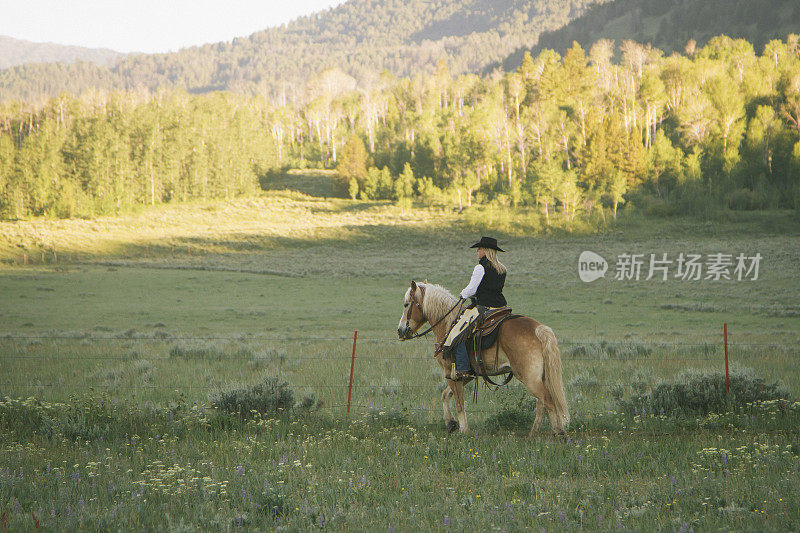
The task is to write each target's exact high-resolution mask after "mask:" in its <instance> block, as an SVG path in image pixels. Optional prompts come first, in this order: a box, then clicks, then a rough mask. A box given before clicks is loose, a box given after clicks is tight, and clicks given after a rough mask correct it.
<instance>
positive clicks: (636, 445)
mask: <svg viewBox="0 0 800 533" xmlns="http://www.w3.org/2000/svg"><path fill="white" fill-rule="evenodd" d="M309 187H310V188H309V191H313V190H314V187H315V185H314V184H313V183H312V184H310V185H309ZM323 192H324V191H323ZM487 228H491V229H487ZM489 232H491V233H493V234H496V235H497V236H498V237H499V238H500V241H501V243H502V244H503V245H504V247H505V248H506V249H507V250H509V252H508V253H507V254H505V256H503V260H504V262H505V263H506V264H507V265H508V267H509V270H510V272H511V274H510V275H509V282H508V285H507V288H506V291H505V292H506V295H507V297H508V299H509V301H510V304H511V305H512V306H513V307H514V309H515V310H517V311H519V312H523V313H526V314H530V315H532V316H534V317H536V318H537V319H538V320H540V321H541V322H543V323H546V324H548V325H550V326H551V327H552V328H553V329H554V331H555V332H556V335H557V336H558V338H559V341H560V343H561V351H562V355H563V364H564V373H565V374H564V382H565V386H566V390H567V397H568V400H569V401H570V406H571V412H572V415H573V423H572V427H571V432H570V436H569V440H567V441H566V442H564V441H560V440H557V439H554V438H552V437H550V436H549V435H548V433H547V431H546V429H545V430H543V432H542V433H541V435H540V436H539V437H537V438H536V439H533V440H528V439H525V438H524V436H525V434H526V433H527V429H528V426H529V420H522V421H520V412H521V411H525V410H526V409H530V408H532V406H531V405H530V399H529V397H527V396H526V395H525V394H524V393H523V391H522V390H521V387H519V386H516V385H512V386H511V387H509V388H507V389H505V390H501V391H498V392H496V393H491V392H488V391H486V390H485V389H483V388H482V389H481V391H480V393H479V401H478V403H477V404H472V403H470V404H469V405H468V406H467V411H468V415H469V417H470V422H471V433H470V434H469V435H467V436H460V435H448V434H447V433H446V431H445V429H444V425H443V423H442V421H441V405H440V401H439V395H440V391H441V383H442V378H441V372H440V371H439V370H438V369H437V366H436V365H435V363H434V362H433V361H432V360H430V353H431V351H432V350H431V344H430V341H428V340H423V341H413V342H406V343H400V342H398V341H397V340H396V339H395V336H396V334H395V333H394V331H395V329H396V326H397V321H398V319H399V316H400V312H401V300H402V295H403V292H404V291H405V289H406V288H407V286H408V283H409V281H410V280H411V279H412V278H414V279H418V280H421V279H426V278H427V279H429V280H430V281H432V282H436V283H441V284H442V285H444V286H446V287H448V288H449V289H451V290H453V291H456V290H460V289H461V288H462V286H463V285H464V284H465V283H466V281H467V275H468V273H469V271H470V269H471V266H472V264H473V263H474V252H472V251H471V250H469V249H468V248H467V247H468V245H469V244H471V243H472V242H474V241H475V240H477V238H479V237H480V235H481V234H482V233H489ZM798 244H800V219H798V217H797V215H796V214H795V213H791V212H770V213H722V214H720V215H719V216H718V217H715V218H714V219H710V220H694V219H684V218H673V219H660V220H651V219H647V218H643V217H640V216H638V215H636V214H635V213H630V214H628V215H627V216H626V217H625V218H623V219H621V220H620V221H619V222H617V223H616V224H612V223H610V222H609V223H608V224H607V225H606V226H604V227H603V229H602V230H601V231H599V232H592V231H588V230H582V231H577V232H574V233H572V234H570V233H568V232H566V231H565V230H564V229H563V228H562V229H549V230H547V229H543V228H542V226H541V220H540V219H539V218H538V216H537V215H536V214H533V213H530V212H524V211H519V212H509V211H496V210H491V209H488V208H486V209H475V210H471V211H467V212H463V213H458V212H454V211H452V210H449V209H443V208H430V209H421V208H417V209H411V210H408V211H403V210H401V209H399V208H397V207H395V206H392V205H389V204H385V203H367V202H350V201H347V200H341V199H331V198H325V194H323V193H322V192H320V193H319V196H317V197H314V196H305V195H302V194H299V193H297V192H272V193H266V194H264V195H263V196H262V197H259V198H254V199H249V200H237V201H233V202H228V203H221V204H202V205H182V206H167V207H160V208H156V209H153V210H147V211H144V212H142V213H138V214H136V213H134V214H131V215H127V216H124V217H117V218H108V219H100V220H96V221H80V220H77V221H76V220H73V221H29V222H18V223H13V224H11V223H3V224H0V259H2V260H3V261H4V266H3V267H2V269H0V365H2V373H0V397H2V398H5V399H4V400H3V403H2V405H0V515H2V516H3V517H4V518H2V519H1V521H2V523H3V524H4V526H3V527H4V528H6V527H7V528H10V529H12V530H26V529H35V528H37V527H43V528H46V529H59V530H60V529H89V530H109V529H111V530H116V529H123V530H128V529H130V530H133V529H137V530H140V529H145V530H170V531H172V530H210V529H225V530H227V529H238V528H242V529H264V528H281V529H286V530H306V529H314V528H329V529H360V530H390V529H394V530H397V531H401V530H417V529H448V528H462V529H463V528H467V529H469V530H487V529H502V530H522V529H536V530H541V529H546V530H573V529H588V530H607V529H619V528H622V529H625V530H654V529H655V530H680V529H683V530H687V531H688V530H689V529H690V528H694V529H695V530H709V529H713V530H716V529H735V530H753V531H755V530H758V531H763V530H776V531H784V530H797V529H798V528H800V511H798V506H797V505H796V502H797V501H800V488H798V487H800V483H798V482H800V476H798V466H799V465H800V431H799V430H798V422H800V404H798V403H796V402H795V401H796V399H797V398H798V397H799V396H800V372H798V367H797V360H798V355H800V354H798V352H799V351H800V350H798V345H799V344H800V305H799V304H798V302H800V298H798V297H799V296H800V290H799V289H798V281H799V280H798V268H797V265H798V261H800V246H798ZM584 250H591V251H594V252H597V253H599V254H600V255H602V256H603V257H605V258H606V259H607V260H608V261H609V263H612V265H611V266H610V270H609V272H608V273H607V274H606V278H605V279H600V280H598V281H595V282H593V283H591V284H586V283H583V282H581V281H580V280H579V279H578V275H577V260H578V256H579V255H580V253H581V252H582V251H584ZM719 252H722V253H730V254H733V255H734V256H735V255H737V254H738V253H745V254H747V255H752V254H755V253H760V254H761V255H762V257H763V259H762V261H761V264H760V272H759V278H758V279H757V280H747V281H735V280H721V281H713V280H700V281H688V280H682V279H676V278H674V277H672V276H671V277H670V279H669V280H667V281H661V280H660V279H651V280H645V279H640V280H639V281H634V280H624V281H623V280H616V279H614V271H613V262H614V260H615V259H616V258H617V257H618V256H619V255H620V254H624V253H641V254H645V255H646V256H647V257H649V254H651V253H655V254H658V255H660V254H662V253H667V254H668V257H670V258H673V259H674V258H675V257H677V255H678V254H680V253H696V254H702V255H704V256H706V255H708V254H713V253H719ZM42 253H44V254H45V255H44V260H42ZM26 254H27V261H26V259H25V255H26ZM26 262H27V263H28V264H24V263H26ZM644 277H646V276H642V278H644ZM723 322H727V324H728V328H729V340H730V355H731V360H732V363H733V364H734V365H735V367H736V368H742V367H747V368H749V369H752V371H754V372H755V373H756V374H757V375H759V376H762V377H763V378H765V379H766V381H767V383H771V382H773V381H780V383H781V384H782V386H783V388H784V389H785V393H784V396H785V397H786V399H787V400H788V401H785V402H760V403H759V402H757V403H755V404H751V405H748V406H740V405H734V404H731V405H730V406H729V407H730V408H729V409H726V410H723V411H722V412H718V413H717V412H715V413H710V414H690V415H671V414H661V413H658V412H655V413H652V412H648V411H646V410H645V411H644V412H642V411H640V410H638V409H637V411H636V412H635V413H633V412H628V411H626V410H624V409H622V408H621V405H622V404H620V403H618V402H617V401H615V397H619V395H622V397H623V398H629V397H634V396H635V395H636V394H646V393H647V392H648V391H649V390H652V389H651V387H658V384H659V383H663V382H669V381H674V380H675V379H677V378H676V376H677V375H678V374H679V373H680V372H682V371H684V370H686V369H688V368H698V369H709V370H721V368H722V365H723V353H722V323H723ZM356 330H358V332H359V333H358V336H359V338H358V345H357V358H356V372H355V379H354V390H353V412H352V414H351V415H349V416H348V415H347V414H346V412H345V410H346V403H347V380H348V376H349V369H350V351H351V349H352V339H353V332H354V331H356ZM265 376H268V377H275V378H278V379H279V380H281V381H286V382H287V383H288V384H289V385H290V387H291V389H292V390H293V392H294V399H293V400H292V402H290V403H295V402H296V403H297V404H298V405H299V404H301V403H302V401H303V400H304V399H307V401H306V405H312V404H315V403H316V402H317V401H321V402H322V405H321V408H319V409H313V408H311V409H303V408H300V407H297V408H292V407H291V406H290V405H286V406H284V407H283V408H282V409H281V410H277V411H274V412H270V413H265V414H263V415H259V416H253V417H250V416H247V417H240V416H236V415H230V414H226V413H225V412H222V411H220V410H219V409H214V408H213V407H212V406H211V402H212V400H213V399H214V398H215V394H218V393H219V392H220V391H227V390H231V389H235V388H242V387H245V388H246V387H249V386H252V385H253V384H255V383H258V382H260V381H261V380H263V379H264V377H265ZM468 389H469V391H471V390H472V385H470V386H468ZM276 398H277V393H276ZM793 402H794V403H793ZM530 416H531V418H532V413H531V415H530ZM545 425H546V424H545Z"/></svg>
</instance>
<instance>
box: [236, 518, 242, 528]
mask: <svg viewBox="0 0 800 533" xmlns="http://www.w3.org/2000/svg"><path fill="white" fill-rule="evenodd" d="M236 525H237V526H241V525H242V517H241V516H237V517H236Z"/></svg>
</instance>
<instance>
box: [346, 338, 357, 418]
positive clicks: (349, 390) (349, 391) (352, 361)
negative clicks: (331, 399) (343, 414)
mask: <svg viewBox="0 0 800 533" xmlns="http://www.w3.org/2000/svg"><path fill="white" fill-rule="evenodd" d="M356 339H358V331H356V332H355V333H354V334H353V357H352V358H351V359H350V386H349V387H348V388H347V414H348V415H349V414H350V398H351V396H352V395H353V368H355V365H356Z"/></svg>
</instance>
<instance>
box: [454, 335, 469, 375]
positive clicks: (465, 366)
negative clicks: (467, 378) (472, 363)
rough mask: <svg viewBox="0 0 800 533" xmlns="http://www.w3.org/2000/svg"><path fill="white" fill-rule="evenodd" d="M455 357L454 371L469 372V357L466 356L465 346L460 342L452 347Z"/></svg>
mask: <svg viewBox="0 0 800 533" xmlns="http://www.w3.org/2000/svg"><path fill="white" fill-rule="evenodd" d="M453 353H454V354H455V356H456V371H458V372H469V355H467V345H466V344H465V343H464V342H463V341H462V342H459V343H458V344H456V345H455V346H454V347H453Z"/></svg>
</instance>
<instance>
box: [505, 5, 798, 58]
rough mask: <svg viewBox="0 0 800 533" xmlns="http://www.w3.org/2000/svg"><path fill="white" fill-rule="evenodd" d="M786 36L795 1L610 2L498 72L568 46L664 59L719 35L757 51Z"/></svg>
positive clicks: (794, 23) (794, 18) (546, 36)
mask: <svg viewBox="0 0 800 533" xmlns="http://www.w3.org/2000/svg"><path fill="white" fill-rule="evenodd" d="M792 33H800V3H798V2H797V1H796V0H756V1H754V0H616V1H615V2H611V3H602V4H597V5H595V6H593V7H592V8H590V9H589V10H587V11H586V12H585V13H584V14H583V15H582V16H580V17H578V18H576V19H574V20H572V21H571V22H570V23H569V24H567V25H566V26H564V27H563V28H560V29H558V30H556V31H551V32H545V33H543V34H542V35H541V37H540V38H539V41H538V43H537V44H536V45H535V46H532V47H523V48H521V49H519V50H517V51H516V52H514V53H513V54H511V55H510V56H509V57H508V58H507V59H506V60H505V61H504V62H503V68H504V69H505V70H513V69H515V68H517V67H518V66H519V65H520V64H521V63H522V58H523V56H524V54H525V52H526V51H529V52H530V53H531V55H534V56H535V55H537V54H538V53H539V52H541V51H542V50H544V49H547V48H549V49H552V50H556V51H557V52H560V53H563V52H564V51H566V50H567V49H568V48H570V47H571V46H572V43H573V41H577V42H578V43H579V44H580V45H581V46H582V47H584V48H585V49H587V50H588V49H589V48H590V47H591V45H592V44H593V43H595V42H597V41H598V40H600V39H610V40H613V41H616V42H617V44H619V42H620V41H621V40H624V39H631V40H634V41H637V42H640V43H650V44H651V45H652V46H653V47H654V48H658V49H660V50H663V51H664V52H665V54H667V55H669V54H670V53H671V52H675V51H677V52H683V51H684V49H685V47H686V44H687V43H688V42H689V41H690V40H691V39H694V41H695V42H696V47H697V48H699V47H701V46H703V45H705V44H706V43H707V42H708V40H709V39H711V38H712V37H714V36H716V35H721V34H725V35H727V36H729V37H732V38H735V39H745V40H747V41H748V42H750V43H751V44H753V46H754V47H755V48H756V50H760V49H761V48H763V46H764V45H765V44H766V43H768V42H769V41H771V40H772V39H785V38H786V36H787V35H790V34H792ZM490 68H492V67H490Z"/></svg>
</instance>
